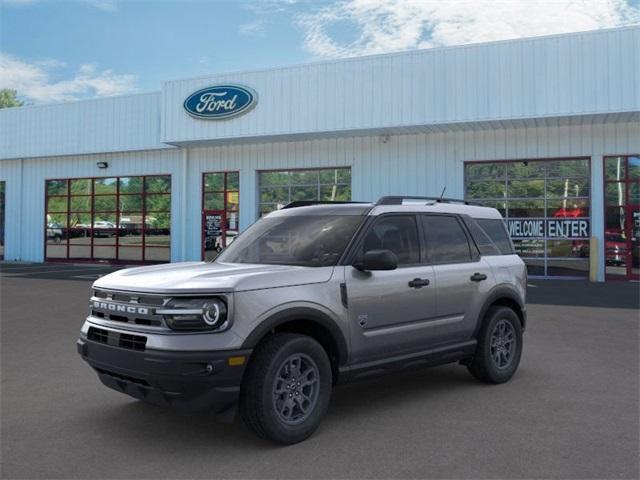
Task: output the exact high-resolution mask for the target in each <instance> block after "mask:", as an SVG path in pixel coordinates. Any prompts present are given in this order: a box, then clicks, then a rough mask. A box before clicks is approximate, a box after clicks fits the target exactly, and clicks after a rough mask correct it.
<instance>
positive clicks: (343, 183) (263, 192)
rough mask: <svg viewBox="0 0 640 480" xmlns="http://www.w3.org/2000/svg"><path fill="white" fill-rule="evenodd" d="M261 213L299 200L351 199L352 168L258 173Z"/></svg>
mask: <svg viewBox="0 0 640 480" xmlns="http://www.w3.org/2000/svg"><path fill="white" fill-rule="evenodd" d="M258 189H259V197H258V198H259V200H258V202H259V204H258V207H259V212H260V215H261V216H262V215H265V214H267V213H269V212H272V211H273V210H277V209H279V208H282V207H284V206H285V205H286V204H287V203H290V202H294V201H299V200H325V201H348V200H351V168H323V169H314V170H276V171H263V172H259V173H258Z"/></svg>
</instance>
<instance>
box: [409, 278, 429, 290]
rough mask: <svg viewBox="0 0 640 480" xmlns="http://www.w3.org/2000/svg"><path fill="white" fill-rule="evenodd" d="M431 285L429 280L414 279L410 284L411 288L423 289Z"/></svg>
mask: <svg viewBox="0 0 640 480" xmlns="http://www.w3.org/2000/svg"><path fill="white" fill-rule="evenodd" d="M427 285H429V279H427V278H414V279H413V280H411V281H410V282H409V286H410V287H411V288H422V287H426V286H427Z"/></svg>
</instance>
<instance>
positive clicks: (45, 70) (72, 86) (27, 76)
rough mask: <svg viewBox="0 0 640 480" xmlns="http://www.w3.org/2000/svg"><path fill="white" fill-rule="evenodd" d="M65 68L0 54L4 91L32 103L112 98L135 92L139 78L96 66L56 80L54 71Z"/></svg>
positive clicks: (0, 85) (57, 63) (86, 66)
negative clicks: (15, 92) (67, 77)
mask: <svg viewBox="0 0 640 480" xmlns="http://www.w3.org/2000/svg"><path fill="white" fill-rule="evenodd" d="M61 66H64V62H60V61H58V60H51V59H49V60H42V61H38V62H33V63H28V62H24V61H22V60H20V59H17V58H15V57H13V56H11V55H7V54H4V53H0V88H11V89H14V90H17V91H18V94H19V95H21V96H24V97H25V98H27V99H28V100H31V101H34V102H40V103H46V102H58V101H66V100H75V99H78V98H86V97H108V96H112V95H122V94H126V93H133V92H135V91H136V90H137V88H136V82H137V77H136V76H135V75H130V74H124V75H123V74H117V73H114V72H113V71H112V70H98V67H97V66H96V65H94V64H84V65H81V66H80V67H79V68H78V70H77V71H76V72H75V74H74V75H73V76H72V77H71V78H69V79H63V80H53V79H52V78H51V77H52V75H51V74H52V73H53V72H52V71H53V70H54V69H55V68H59V67H61Z"/></svg>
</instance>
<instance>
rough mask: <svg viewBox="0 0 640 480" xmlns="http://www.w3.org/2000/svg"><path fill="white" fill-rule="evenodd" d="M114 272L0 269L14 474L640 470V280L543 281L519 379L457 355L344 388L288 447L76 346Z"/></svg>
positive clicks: (9, 466) (415, 474) (536, 474)
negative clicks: (134, 379)
mask: <svg viewBox="0 0 640 480" xmlns="http://www.w3.org/2000/svg"><path fill="white" fill-rule="evenodd" d="M112 270H113V268H112V267H108V266H90V265H81V266H70V265H12V264H6V263H5V264H2V265H0V305H1V306H0V337H1V352H0V360H1V366H0V369H1V375H2V384H1V386H2V391H1V404H0V407H1V417H2V418H1V431H0V439H1V454H2V455H1V461H2V464H1V468H2V471H1V472H2V478H451V479H453V478H594V479H595V478H597V479H602V478H635V479H637V478H638V476H639V471H638V445H639V440H640V439H639V415H638V407H639V398H638V396H639V393H638V392H639V356H638V352H639V348H638V323H639V313H638V312H639V310H638V306H639V304H638V291H639V284H637V283H635V284H632V283H608V284H588V283H586V282H570V281H535V282H532V286H531V288H530V302H529V306H528V308H529V324H528V329H527V332H526V333H525V352H524V355H523V358H522V363H521V366H520V369H519V371H518V373H517V374H516V376H515V377H514V379H513V380H512V381H511V382H509V383H507V384H505V385H500V386H487V385H483V384H481V383H478V382H477V381H475V380H474V379H473V378H472V377H471V376H470V375H469V374H468V373H467V371H466V370H465V368H463V367H460V366H458V365H446V366H442V367H437V368H432V369H425V370H415V371H407V372H404V373H401V374H396V375H391V376H385V377H381V378H378V379H375V380H370V381H367V382H360V383H355V384H350V385H345V386H341V387H338V388H336V389H335V391H334V394H333V398H332V402H331V407H330V410H329V413H328V415H327V417H326V419H325V421H324V422H323V424H322V425H321V426H320V428H319V430H318V431H317V432H316V434H315V435H314V436H313V437H311V438H310V439H309V440H307V441H305V442H303V443H301V444H298V445H294V446H290V447H279V446H274V445H272V444H270V443H268V442H265V441H262V440H260V439H258V438H256V437H254V436H253V435H252V434H251V433H250V432H249V431H248V430H247V429H246V428H245V427H244V425H243V424H242V422H241V421H240V420H239V419H238V420H237V421H236V422H235V423H234V424H231V425H224V424H220V423H216V421H215V420H214V419H213V417H212V416H210V415H207V414H186V413H179V412H176V411H172V410H169V409H164V408H160V407H155V406H151V405H147V404H144V403H141V402H138V401H136V400H134V399H131V398H129V397H126V396H123V395H121V394H119V393H117V392H115V391H111V390H109V389H107V388H106V387H104V386H102V384H101V383H100V382H99V381H98V379H97V377H96V375H95V373H93V372H92V370H91V369H90V368H89V367H88V366H87V365H86V364H85V363H84V362H83V361H82V360H81V359H80V357H79V356H78V355H77V353H76V348H75V341H76V338H77V334H78V330H79V328H80V325H81V324H82V321H83V318H84V316H85V315H86V312H87V309H88V297H89V292H90V285H91V281H92V280H93V279H95V278H97V276H98V275H102V274H104V273H108V272H109V271H112Z"/></svg>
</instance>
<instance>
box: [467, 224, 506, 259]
mask: <svg viewBox="0 0 640 480" xmlns="http://www.w3.org/2000/svg"><path fill="white" fill-rule="evenodd" d="M476 222H478V225H480V227H482V229H483V230H484V231H485V233H486V234H487V235H488V236H489V238H490V239H491V241H492V242H493V243H494V244H495V245H496V247H498V249H499V250H500V253H502V254H503V255H511V254H512V253H514V251H513V245H512V244H511V239H510V238H509V234H508V233H507V229H506V227H505V225H504V222H503V221H502V220H500V219H499V218H477V219H476Z"/></svg>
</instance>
